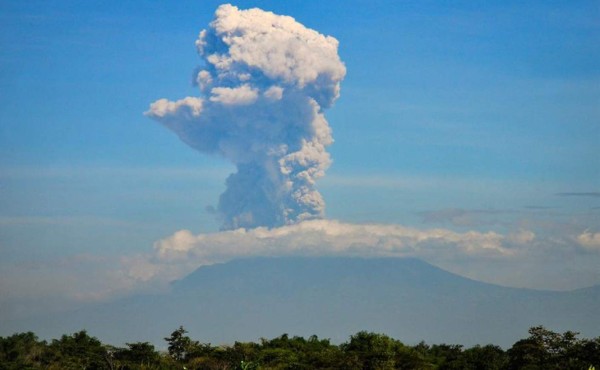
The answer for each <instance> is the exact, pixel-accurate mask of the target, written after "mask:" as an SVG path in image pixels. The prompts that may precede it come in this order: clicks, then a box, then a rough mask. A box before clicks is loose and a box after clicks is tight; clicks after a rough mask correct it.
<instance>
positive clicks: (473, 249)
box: [123, 220, 535, 282]
mask: <svg viewBox="0 0 600 370" xmlns="http://www.w3.org/2000/svg"><path fill="white" fill-rule="evenodd" d="M534 241H535V234H534V233H533V232H531V231H526V230H521V231H519V232H516V233H513V234H509V235H502V234H499V233H496V232H493V231H490V232H477V231H468V232H462V233H460V232H455V231H451V230H447V229H427V230H420V229H416V228H411V227H405V226H400V225H384V224H350V223H344V222H340V221H336V220H308V221H304V222H301V223H297V224H293V225H285V226H282V227H278V228H271V229H269V228H264V227H259V228H255V229H237V230H229V231H222V232H216V233H207V234H196V235H195V234H193V233H192V232H190V231H189V230H180V231H177V232H176V233H174V234H173V235H171V236H169V237H167V238H164V239H162V240H159V241H157V242H156V243H155V245H154V254H152V255H146V256H135V257H131V258H124V259H123V265H124V266H126V269H125V270H124V271H126V274H127V277H128V278H129V279H134V280H136V281H140V282H146V281H151V280H159V281H172V280H175V279H179V278H181V277H183V276H185V275H186V274H187V273H189V272H191V271H193V270H194V269H196V268H198V267H199V266H202V265H210V264H214V263H219V262H226V261H228V260H231V259H234V258H244V257H256V256H269V257H279V256H357V257H409V256H410V257H419V258H424V259H426V260H427V259H431V258H434V259H439V258H443V257H444V256H446V257H448V256H468V257H469V258H486V259H494V258H505V257H511V256H513V255H515V254H516V253H518V250H519V248H520V247H521V246H523V245H525V244H530V243H533V242H534Z"/></svg>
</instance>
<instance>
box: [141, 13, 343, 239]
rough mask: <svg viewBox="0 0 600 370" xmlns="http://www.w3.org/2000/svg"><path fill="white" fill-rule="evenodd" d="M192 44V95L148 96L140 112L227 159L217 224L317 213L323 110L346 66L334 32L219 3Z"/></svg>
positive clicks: (327, 134)
mask: <svg viewBox="0 0 600 370" xmlns="http://www.w3.org/2000/svg"><path fill="white" fill-rule="evenodd" d="M196 46H197V48H198V53H199V54H200V56H201V57H202V58H203V60H204V66H203V68H202V69H201V70H200V71H199V72H198V73H197V76H196V81H197V84H198V87H199V89H200V91H201V93H202V94H201V95H202V96H201V97H186V98H184V99H181V100H178V101H169V100H167V99H160V100H157V101H156V102H154V103H152V104H151V105H150V109H149V110H148V111H147V112H146V115H147V116H150V117H152V118H154V119H156V120H157V121H159V122H160V123H162V124H163V125H165V126H166V127H168V128H169V129H171V130H172V131H174V132H175V133H176V134H177V135H178V136H179V137H180V138H181V140H183V141H184V142H185V143H187V144H188V145H189V146H191V147H192V148H194V149H196V150H198V151H199V152H202V153H210V154H213V153H216V154H219V155H222V156H223V157H225V158H227V159H229V160H230V161H232V162H233V163H234V164H235V165H236V167H237V172H235V173H233V174H231V175H230V176H229V177H228V178H227V181H226V185H227V189H226V191H225V192H224V193H223V194H222V195H221V197H220V199H219V204H218V207H217V211H218V213H219V214H220V215H221V217H222V218H223V229H235V228H239V227H245V228H251V227H256V226H269V227H271V226H281V225H287V224H293V223H295V222H299V221H302V220H307V219H315V218H320V217H322V216H323V214H324V207H325V203H324V201H323V198H322V197H321V194H319V192H318V191H317V190H316V189H315V180H316V179H318V178H319V177H321V176H323V175H324V173H325V170H326V169H327V167H328V166H329V164H330V162H331V161H330V157H329V153H327V151H326V147H327V146H328V145H330V144H331V143H332V141H333V140H332V137H331V129H330V128H329V125H328V124H327V121H326V120H325V117H324V115H323V110H324V109H325V108H328V107H330V106H331V105H332V104H333V102H334V101H335V99H336V98H337V97H338V96H339V90H340V81H341V80H342V79H343V78H344V75H345V73H346V69H345V67H344V65H343V63H342V62H341V61H340V58H339V56H338V53H337V48H338V41H337V40H336V39H334V38H333V37H330V36H323V35H321V34H319V33H318V32H316V31H314V30H311V29H307V28H306V27H304V26H303V25H302V24H300V23H298V22H296V21H295V20H294V19H293V18H291V17H287V16H279V15H275V14H273V13H271V12H265V11H262V10H260V9H250V10H239V9H238V8H236V7H234V6H231V5H222V6H220V7H219V8H218V9H217V11H216V13H215V19H214V20H213V21H212V22H211V23H210V26H209V28H208V29H206V30H203V31H202V32H200V35H199V38H198V40H197V41H196Z"/></svg>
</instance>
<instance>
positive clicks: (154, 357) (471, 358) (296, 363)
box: [0, 326, 600, 370]
mask: <svg viewBox="0 0 600 370" xmlns="http://www.w3.org/2000/svg"><path fill="white" fill-rule="evenodd" d="M164 339H165V341H166V348H167V350H166V351H159V350H157V349H156V348H155V346H154V345H152V344H150V343H149V342H135V343H126V346H125V347H115V346H112V345H109V344H105V343H102V342H101V341H100V340H98V339H97V338H95V337H92V336H90V335H89V334H88V333H87V332H86V331H85V330H82V331H80V332H77V333H73V334H71V335H63V336H62V337H61V338H59V339H53V340H51V341H50V342H47V341H45V340H40V339H38V337H37V336H36V335H35V334H34V333H32V332H27V333H17V334H13V335H11V336H8V337H0V369H1V370H9V369H10V370H12V369H86V370H88V369H90V370H91V369H110V370H116V369H120V370H134V369H221V370H251V369H254V370H259V369H263V370H268V369H365V370H386V369H440V370H442V369H471V370H485V369H490V370H500V369H509V370H513V369H528V370H535V369H544V370H548V369H557V370H558V369H561V370H564V369H566V370H569V369H584V370H588V369H594V366H596V367H600V337H597V338H593V339H580V338H578V333H576V332H571V331H567V332H565V333H562V334H561V333H556V332H553V331H551V330H548V329H546V328H544V327H543V326H537V327H532V328H530V329H529V336H528V337H526V338H524V339H521V340H518V341H517V342H515V343H514V344H513V345H512V347H510V348H509V349H507V350H504V349H502V348H500V347H499V346H496V345H492V344H487V345H476V346H474V347H471V348H464V347H463V346H462V345H456V344H432V345H430V344H427V343H425V342H421V343H418V344H416V345H407V344H404V343H402V342H401V341H399V340H397V339H394V338H391V337H389V336H387V335H385V334H378V333H372V332H367V331H361V332H358V333H356V334H354V335H352V336H351V337H350V338H349V340H348V341H347V342H344V343H342V344H340V345H335V344H332V343H331V342H330V340H329V339H320V338H318V337H317V336H314V335H313V336H311V337H309V338H304V337H299V336H294V337H290V336H288V335H287V334H283V335H281V336H279V337H276V338H273V339H264V338H263V339H261V340H260V341H259V342H256V343H255V342H235V343H234V344H232V345H217V346H213V345H211V344H210V343H201V342H199V341H196V340H194V339H192V338H190V337H189V336H188V335H187V331H186V330H185V329H184V328H183V327H179V328H178V329H176V330H174V331H173V332H172V333H171V334H170V335H169V336H167V337H165V338H164Z"/></svg>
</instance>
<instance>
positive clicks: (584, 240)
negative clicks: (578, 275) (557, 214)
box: [577, 231, 600, 252]
mask: <svg viewBox="0 0 600 370" xmlns="http://www.w3.org/2000/svg"><path fill="white" fill-rule="evenodd" d="M577 242H578V243H579V245H581V246H582V247H584V248H585V249H587V250H590V251H596V252H600V233H592V232H590V231H585V232H583V233H581V234H579V235H578V236H577Z"/></svg>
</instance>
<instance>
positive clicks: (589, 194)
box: [556, 191, 600, 198]
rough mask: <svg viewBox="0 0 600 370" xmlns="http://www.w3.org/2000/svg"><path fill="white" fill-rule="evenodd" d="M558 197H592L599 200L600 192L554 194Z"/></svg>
mask: <svg viewBox="0 0 600 370" xmlns="http://www.w3.org/2000/svg"><path fill="white" fill-rule="evenodd" d="M556 195H558V196H559V197H592V198H600V191H589V192H565V193H556Z"/></svg>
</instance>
